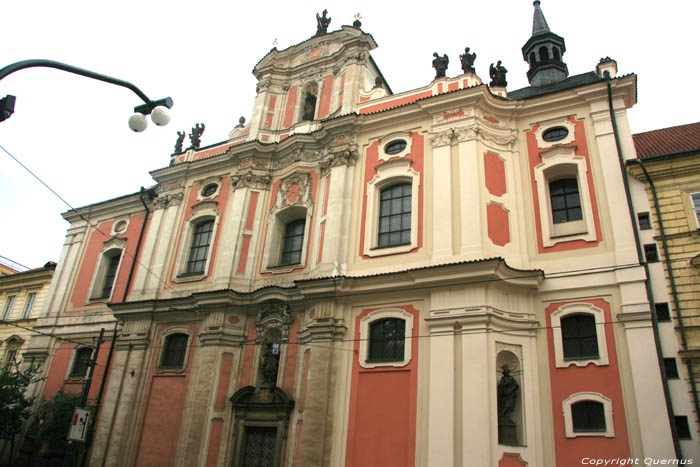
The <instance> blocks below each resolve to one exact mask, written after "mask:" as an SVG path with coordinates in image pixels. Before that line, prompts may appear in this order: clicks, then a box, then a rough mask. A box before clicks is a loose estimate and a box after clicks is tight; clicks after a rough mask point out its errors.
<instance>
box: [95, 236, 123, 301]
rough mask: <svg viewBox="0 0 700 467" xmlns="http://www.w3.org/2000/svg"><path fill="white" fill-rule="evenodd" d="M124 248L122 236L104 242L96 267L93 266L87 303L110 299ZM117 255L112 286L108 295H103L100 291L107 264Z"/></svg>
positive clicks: (102, 289)
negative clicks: (117, 261) (93, 270)
mask: <svg viewBox="0 0 700 467" xmlns="http://www.w3.org/2000/svg"><path fill="white" fill-rule="evenodd" d="M125 250H126V240H125V239H123V238H117V237H113V238H111V239H110V240H108V241H106V242H105V243H104V248H103V249H102V252H100V256H99V260H98V262H97V267H96V268H95V273H94V274H93V276H92V283H91V284H90V293H89V294H88V297H89V298H88V303H92V302H109V301H111V300H112V296H113V295H114V289H115V287H114V286H115V284H116V283H117V279H118V278H119V271H120V270H121V266H122V263H123V262H124V251H125ZM115 256H118V257H119V264H118V265H117V269H116V271H114V278H113V279H112V287H111V290H110V292H109V296H106V297H103V296H102V295H103V294H102V292H103V291H104V288H105V285H106V284H105V280H106V279H107V273H108V269H109V264H110V262H111V260H112V258H113V257H115Z"/></svg>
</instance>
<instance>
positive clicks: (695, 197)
mask: <svg viewBox="0 0 700 467" xmlns="http://www.w3.org/2000/svg"><path fill="white" fill-rule="evenodd" d="M690 206H691V208H692V209H693V213H694V214H695V216H694V217H695V224H694V225H695V228H696V229H700V193H690ZM690 225H691V228H692V226H693V223H691V224H690Z"/></svg>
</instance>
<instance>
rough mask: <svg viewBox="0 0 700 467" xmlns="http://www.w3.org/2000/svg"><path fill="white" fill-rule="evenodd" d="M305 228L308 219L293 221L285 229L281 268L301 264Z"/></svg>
mask: <svg viewBox="0 0 700 467" xmlns="http://www.w3.org/2000/svg"><path fill="white" fill-rule="evenodd" d="M305 227H306V219H298V220H295V221H292V222H290V223H288V224H287V225H286V226H285V227H284V239H283V241H282V255H281V257H280V266H286V265H288V264H298V263H301V251H302V250H303V247H304V229H305Z"/></svg>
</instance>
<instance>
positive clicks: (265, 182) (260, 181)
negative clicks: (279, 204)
mask: <svg viewBox="0 0 700 467" xmlns="http://www.w3.org/2000/svg"><path fill="white" fill-rule="evenodd" d="M270 180H271V177H270V176H269V175H267V174H256V173H253V171H252V170H251V171H248V172H247V173H245V174H240V175H234V176H232V177H231V182H232V183H231V184H232V186H233V189H234V190H237V189H239V188H257V189H259V190H267V189H269V187H270Z"/></svg>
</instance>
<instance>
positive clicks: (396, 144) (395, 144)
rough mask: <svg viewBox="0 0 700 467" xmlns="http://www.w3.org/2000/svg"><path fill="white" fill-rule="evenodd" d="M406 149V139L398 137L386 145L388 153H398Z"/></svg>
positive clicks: (385, 148)
mask: <svg viewBox="0 0 700 467" xmlns="http://www.w3.org/2000/svg"><path fill="white" fill-rule="evenodd" d="M404 149H406V141H404V140H402V139H397V140H396V141H392V142H391V143H389V144H387V145H386V146H385V147H384V152H385V153H387V154H398V153H400V152H401V151H403V150H404Z"/></svg>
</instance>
